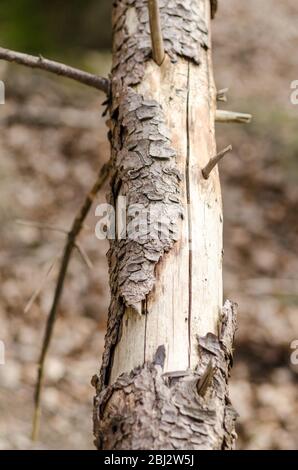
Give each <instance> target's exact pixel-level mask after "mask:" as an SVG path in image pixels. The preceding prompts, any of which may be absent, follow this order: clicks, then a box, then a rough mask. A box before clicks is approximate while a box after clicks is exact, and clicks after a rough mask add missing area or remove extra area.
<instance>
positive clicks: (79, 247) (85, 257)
mask: <svg viewBox="0 0 298 470" xmlns="http://www.w3.org/2000/svg"><path fill="white" fill-rule="evenodd" d="M75 247H76V249H77V250H78V253H79V254H80V256H81V258H82V260H83V261H84V263H85V264H86V266H87V268H89V269H93V263H92V261H91V259H90V258H89V256H88V254H87V253H86V251H85V249H84V247H83V246H82V245H81V244H80V243H79V242H78V241H77V242H76V244H75Z"/></svg>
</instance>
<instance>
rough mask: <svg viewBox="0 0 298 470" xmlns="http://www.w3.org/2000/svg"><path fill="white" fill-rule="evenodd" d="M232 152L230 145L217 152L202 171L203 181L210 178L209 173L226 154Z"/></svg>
mask: <svg viewBox="0 0 298 470" xmlns="http://www.w3.org/2000/svg"><path fill="white" fill-rule="evenodd" d="M231 150H233V147H232V145H229V146H228V147H226V148H225V149H224V150H222V151H221V152H219V153H218V154H217V155H216V156H215V157H213V158H211V159H210V160H209V162H208V163H207V165H206V166H205V168H204V169H203V170H202V173H203V176H204V178H205V180H207V179H208V178H209V176H210V173H211V171H212V170H213V168H214V167H215V166H216V165H217V164H218V163H219V162H220V160H221V159H222V158H223V157H224V156H225V155H226V154H227V153H228V152H231Z"/></svg>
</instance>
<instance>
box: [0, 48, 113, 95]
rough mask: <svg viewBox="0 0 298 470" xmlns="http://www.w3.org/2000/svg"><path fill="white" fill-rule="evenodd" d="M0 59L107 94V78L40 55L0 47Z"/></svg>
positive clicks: (108, 85) (108, 86) (108, 84)
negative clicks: (48, 73)
mask: <svg viewBox="0 0 298 470" xmlns="http://www.w3.org/2000/svg"><path fill="white" fill-rule="evenodd" d="M0 59H2V60H6V61H8V62H14V63H16V64H20V65H25V66H26V67H31V68H35V69H41V70H46V71H47V72H51V73H54V74H56V75H61V76H63V77H67V78H71V79H72V80H76V81H77V82H80V83H83V84H84V85H87V86H89V87H92V88H96V89H97V90H101V91H103V92H104V93H106V94H108V93H109V88H110V83H109V80H108V79H107V78H103V77H99V76H97V75H93V74H92V73H88V72H84V71H83V70H79V69H77V68H74V67H70V66H69V65H65V64H62V63H61V62H55V61H53V60H49V59H45V58H44V57H42V56H41V55H40V56H39V57H36V56H33V55H29V54H23V53H21V52H16V51H12V50H10V49H4V48H3V47H0Z"/></svg>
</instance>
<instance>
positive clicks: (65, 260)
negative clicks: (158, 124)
mask: <svg viewBox="0 0 298 470" xmlns="http://www.w3.org/2000/svg"><path fill="white" fill-rule="evenodd" d="M109 172H110V163H107V164H105V165H104V166H103V167H102V168H101V170H100V172H99V175H98V178H97V180H96V182H95V183H94V185H93V187H92V189H91V191H90V192H89V193H88V195H87V196H86V198H85V200H84V203H83V205H82V206H81V208H80V210H79V212H78V214H77V216H76V218H75V219H74V222H73V224H72V228H71V229H70V231H69V232H68V236H67V241H66V244H65V247H64V253H63V257H62V260H61V265H60V271H59V275H58V280H57V284H56V289H55V294H54V299H53V303H52V307H51V310H50V313H49V316H48V319H47V324H46V329H45V334H44V339H43V343H42V350H41V354H40V359H39V366H38V377H37V383H36V388H35V397H34V405H35V408H34V417H33V430H32V439H33V440H36V439H37V437H38V431H39V420H40V411H41V407H40V403H41V391H42V384H43V377H44V365H45V360H46V355H47V352H48V349H49V345H50V341H51V338H52V333H53V329H54V325H55V320H56V317H57V310H58V306H59V302H60V299H61V295H62V292H63V287H64V281H65V276H66V273H67V269H68V265H69V262H70V259H71V255H72V252H73V249H74V248H75V247H76V245H77V242H76V238H77V236H78V235H79V233H80V231H81V229H82V227H83V222H84V220H85V218H86V216H87V214H88V212H89V210H90V208H91V206H92V203H93V201H94V199H95V197H96V195H97V193H98V191H99V190H100V189H101V188H102V186H103V184H104V183H105V181H106V179H107V177H108V175H109Z"/></svg>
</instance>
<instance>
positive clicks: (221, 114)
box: [215, 109, 252, 124]
mask: <svg viewBox="0 0 298 470" xmlns="http://www.w3.org/2000/svg"><path fill="white" fill-rule="evenodd" d="M251 120H252V115H251V114H243V113H237V112H233V111H223V110H222V109H217V110H216V114H215V121H216V122H236V123H239V124H249V123H250V122H251Z"/></svg>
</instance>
